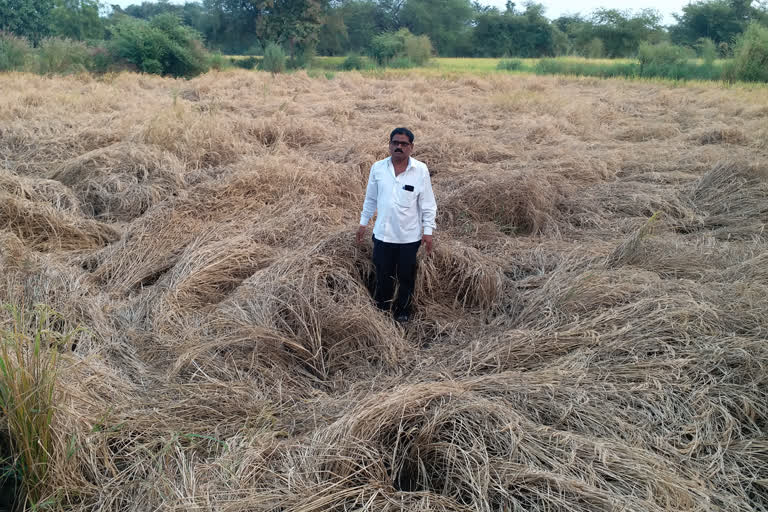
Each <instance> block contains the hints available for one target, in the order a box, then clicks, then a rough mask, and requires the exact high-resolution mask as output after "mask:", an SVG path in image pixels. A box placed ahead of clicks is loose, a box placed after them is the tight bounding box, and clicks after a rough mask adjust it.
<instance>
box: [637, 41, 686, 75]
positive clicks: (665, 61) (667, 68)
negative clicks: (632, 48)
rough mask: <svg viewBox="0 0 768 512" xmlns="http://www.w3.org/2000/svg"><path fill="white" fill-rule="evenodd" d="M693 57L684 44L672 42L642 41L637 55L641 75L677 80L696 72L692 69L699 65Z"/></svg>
mask: <svg viewBox="0 0 768 512" xmlns="http://www.w3.org/2000/svg"><path fill="white" fill-rule="evenodd" d="M691 57H692V55H691V54H690V53H689V51H688V50H687V49H685V48H683V47H682V46H676V45H673V44H670V43H660V44H648V43H641V44H640V48H639V49H638V56H637V58H638V61H639V62H640V76H644V77H656V76H658V77H665V78H673V79H676V80H679V79H685V78H693V77H694V76H693V75H695V73H693V72H692V71H693V68H695V67H697V66H696V64H695V63H692V62H691Z"/></svg>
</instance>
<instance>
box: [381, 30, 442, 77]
mask: <svg viewBox="0 0 768 512" xmlns="http://www.w3.org/2000/svg"><path fill="white" fill-rule="evenodd" d="M431 55H432V43H431V42H430V40H429V38H428V37H427V36H414V35H413V34H411V31H410V30H408V29H407V28H402V29H400V30H398V31H397V32H386V33H384V34H379V35H377V36H376V37H374V38H373V40H371V57H373V58H374V59H375V60H376V62H377V63H378V64H380V65H388V66H392V63H393V62H395V61H397V65H398V66H400V67H403V66H406V62H408V66H406V67H410V66H414V65H416V66H422V65H424V64H425V63H426V62H427V61H428V60H429V58H430V56H431Z"/></svg>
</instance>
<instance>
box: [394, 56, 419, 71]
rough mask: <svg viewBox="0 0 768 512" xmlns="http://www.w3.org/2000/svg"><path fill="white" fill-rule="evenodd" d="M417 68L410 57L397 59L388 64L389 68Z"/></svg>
mask: <svg viewBox="0 0 768 512" xmlns="http://www.w3.org/2000/svg"><path fill="white" fill-rule="evenodd" d="M415 66H416V64H415V63H414V62H413V61H412V60H411V59H409V58H408V57H395V58H394V59H392V60H390V61H389V62H388V63H387V67H390V68H395V69H408V68H412V67H415Z"/></svg>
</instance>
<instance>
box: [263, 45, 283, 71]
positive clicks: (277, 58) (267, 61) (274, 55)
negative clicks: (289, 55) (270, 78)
mask: <svg viewBox="0 0 768 512" xmlns="http://www.w3.org/2000/svg"><path fill="white" fill-rule="evenodd" d="M259 69H261V70H263V71H269V72H271V73H282V72H284V71H285V51H283V49H282V48H281V47H280V46H278V45H276V44H275V43H269V44H268V45H267V47H266V48H264V58H262V59H261V62H260V63H259Z"/></svg>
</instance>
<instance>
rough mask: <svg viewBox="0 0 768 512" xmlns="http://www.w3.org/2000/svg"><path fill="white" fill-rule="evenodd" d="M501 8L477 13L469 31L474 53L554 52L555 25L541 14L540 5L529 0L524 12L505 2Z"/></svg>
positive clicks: (521, 54)
mask: <svg viewBox="0 0 768 512" xmlns="http://www.w3.org/2000/svg"><path fill="white" fill-rule="evenodd" d="M508 4H509V5H508V8H507V10H506V11H505V12H503V13H502V12H499V11H498V10H495V9H494V10H490V11H487V12H485V13H482V14H480V15H478V17H477V19H476V21H475V30H474V32H473V34H472V41H473V46H474V53H475V55H477V56H487V57H502V56H504V55H510V56H515V57H549V56H553V55H555V50H556V34H555V27H553V25H552V24H551V23H550V22H549V20H548V19H547V18H546V17H545V16H544V7H543V6H542V5H540V4H533V3H529V4H527V6H526V9H525V11H524V12H522V13H519V12H517V11H516V10H515V6H514V4H512V3H511V2H508Z"/></svg>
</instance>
